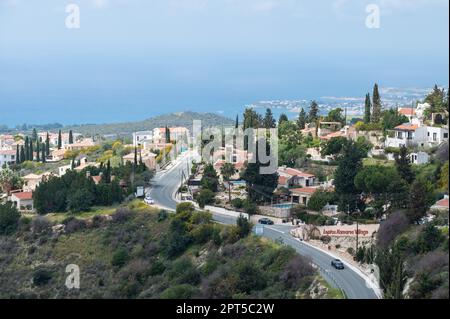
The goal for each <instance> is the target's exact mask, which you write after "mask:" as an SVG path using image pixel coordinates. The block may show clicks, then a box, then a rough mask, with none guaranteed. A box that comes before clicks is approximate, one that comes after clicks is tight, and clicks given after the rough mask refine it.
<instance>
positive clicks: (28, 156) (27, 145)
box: [24, 136, 30, 161]
mask: <svg viewBox="0 0 450 319" xmlns="http://www.w3.org/2000/svg"><path fill="white" fill-rule="evenodd" d="M29 147H30V143H29V142H28V136H25V155H24V161H28V160H29V159H30V149H29Z"/></svg>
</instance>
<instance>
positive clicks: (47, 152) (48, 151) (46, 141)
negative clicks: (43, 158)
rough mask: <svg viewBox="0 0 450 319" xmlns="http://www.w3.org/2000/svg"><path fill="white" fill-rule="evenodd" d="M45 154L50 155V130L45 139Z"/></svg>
mask: <svg viewBox="0 0 450 319" xmlns="http://www.w3.org/2000/svg"><path fill="white" fill-rule="evenodd" d="M45 155H47V156H48V155H50V137H49V136H48V132H47V137H46V139H45Z"/></svg>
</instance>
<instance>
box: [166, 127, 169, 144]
mask: <svg viewBox="0 0 450 319" xmlns="http://www.w3.org/2000/svg"><path fill="white" fill-rule="evenodd" d="M165 135H166V143H170V130H169V128H168V127H167V126H166V131H165Z"/></svg>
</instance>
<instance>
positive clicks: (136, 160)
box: [134, 147, 138, 167]
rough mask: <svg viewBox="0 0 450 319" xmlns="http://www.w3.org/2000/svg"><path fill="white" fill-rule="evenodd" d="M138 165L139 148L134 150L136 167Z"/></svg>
mask: <svg viewBox="0 0 450 319" xmlns="http://www.w3.org/2000/svg"><path fill="white" fill-rule="evenodd" d="M137 164H138V159H137V148H136V147H135V148H134V166H135V167H136V166H137Z"/></svg>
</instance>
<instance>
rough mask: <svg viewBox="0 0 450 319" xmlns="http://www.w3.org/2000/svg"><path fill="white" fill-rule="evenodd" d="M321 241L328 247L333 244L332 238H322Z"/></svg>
mask: <svg viewBox="0 0 450 319" xmlns="http://www.w3.org/2000/svg"><path fill="white" fill-rule="evenodd" d="M320 240H321V241H322V243H324V244H325V245H327V244H329V243H330V242H331V237H330V236H321V237H320Z"/></svg>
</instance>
